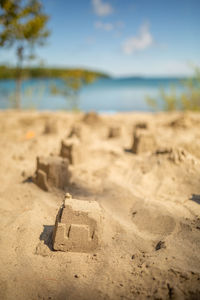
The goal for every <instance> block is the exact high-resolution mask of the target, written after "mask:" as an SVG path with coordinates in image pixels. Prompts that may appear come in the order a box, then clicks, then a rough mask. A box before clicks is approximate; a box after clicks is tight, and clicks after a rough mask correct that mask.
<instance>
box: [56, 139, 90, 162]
mask: <svg viewBox="0 0 200 300" xmlns="http://www.w3.org/2000/svg"><path fill="white" fill-rule="evenodd" d="M84 151H85V150H84V148H83V145H81V143H80V141H79V140H78V138H76V137H73V138H69V139H66V140H63V141H62V142H61V149H60V156H62V157H64V158H67V159H68V160H69V163H70V164H72V165H74V164H79V163H81V162H82V161H83V160H84V157H85V156H84V154H85V152H84Z"/></svg>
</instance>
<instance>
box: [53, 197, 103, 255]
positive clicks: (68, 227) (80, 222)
mask: <svg viewBox="0 0 200 300" xmlns="http://www.w3.org/2000/svg"><path fill="white" fill-rule="evenodd" d="M100 222H101V210H100V207H99V205H98V203H97V202H96V201H85V200H76V199H72V197H71V195H70V194H66V196H65V200H64V203H63V205H62V206H61V207H60V209H59V211H58V214H57V216H56V222H55V227H54V232H53V249H54V250H60V251H71V252H91V251H94V250H96V249H97V248H98V245H99V239H100V228H99V227H100Z"/></svg>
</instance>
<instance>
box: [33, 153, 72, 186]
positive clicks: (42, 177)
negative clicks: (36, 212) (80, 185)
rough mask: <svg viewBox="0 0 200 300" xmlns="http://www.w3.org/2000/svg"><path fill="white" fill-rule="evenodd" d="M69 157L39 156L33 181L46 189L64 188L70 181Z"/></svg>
mask: <svg viewBox="0 0 200 300" xmlns="http://www.w3.org/2000/svg"><path fill="white" fill-rule="evenodd" d="M68 166H69V161H68V159H65V158H62V157H59V156H49V157H43V156H42V157H37V169H36V173H35V177H34V178H33V181H34V182H35V184H37V185H38V186H39V187H40V188H41V189H43V190H45V191H49V190H51V188H52V187H56V188H59V189H64V188H65V187H66V186H67V184H68V183H69V178H70V172H69V170H68Z"/></svg>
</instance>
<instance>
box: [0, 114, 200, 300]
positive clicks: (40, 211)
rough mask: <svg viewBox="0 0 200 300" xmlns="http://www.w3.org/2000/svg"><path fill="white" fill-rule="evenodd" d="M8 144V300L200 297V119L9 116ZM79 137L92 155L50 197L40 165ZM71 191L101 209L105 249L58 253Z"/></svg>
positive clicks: (74, 165)
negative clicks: (56, 238)
mask: <svg viewBox="0 0 200 300" xmlns="http://www.w3.org/2000/svg"><path fill="white" fill-rule="evenodd" d="M142 130H143V131H142ZM141 131H142V132H141ZM144 131H145V132H144ZM0 137H1V138H0V212H1V219H0V226H1V231H0V232H1V236H0V239H1V243H0V257H1V260H0V269H1V273H0V299H3V300H6V299H9V300H10V299H19V300H25V299H29V300H36V299H43V300H47V299H51V300H52V299H55V300H64V299H65V300H76V299H85V300H90V299H91V300H93V299H95V300H98V299H104V300H106V299H112V300H117V299H200V114H192V113H187V114H181V113H158V114H155V115H153V114H146V113H121V114H116V115H112V116H111V115H110V116H109V115H102V116H96V115H95V114H93V115H90V116H84V114H82V113H75V114H71V113H66V112H55V113H51V112H43V113H39V112H34V111H33V112H31V111H23V112H15V111H12V110H10V111H1V112H0ZM134 137H137V141H135V142H136V144H137V147H136V146H134V147H133V145H134V140H133V139H134ZM146 137H147V140H146ZM151 137H152V138H151ZM71 138H76V139H78V140H79V143H78V144H77V145H79V147H80V149H81V151H80V149H78V150H77V151H79V152H81V153H82V154H84V155H81V156H79V155H78V157H79V158H80V159H77V160H75V161H71V163H70V164H69V172H70V174H71V175H70V178H68V179H69V180H67V181H66V182H68V183H67V184H66V186H65V187H64V188H62V189H61V188H57V187H56V186H52V187H51V188H50V190H49V191H44V190H42V189H41V188H40V187H38V186H37V185H36V184H35V183H34V182H33V176H34V174H35V170H36V158H37V157H42V156H45V157H54V156H55V157H57V156H59V155H60V152H61V141H63V140H67V141H68V139H71ZM152 139H153V141H152ZM74 149H75V150H73V151H76V148H74ZM133 150H134V151H133ZM74 155H75V157H76V153H75V154H74ZM66 159H67V158H66ZM59 176H60V175H59ZM59 178H60V177H59ZM66 192H68V193H70V194H71V195H72V196H73V198H76V199H78V200H82V201H85V200H88V201H96V202H98V204H99V206H100V207H101V211H102V221H101V230H102V238H101V241H100V243H99V247H98V249H97V250H95V251H91V252H88V253H80V252H62V251H53V249H52V232H53V228H54V224H55V218H56V215H57V212H58V209H59V207H60V206H61V204H62V201H63V197H64V195H65V193H66Z"/></svg>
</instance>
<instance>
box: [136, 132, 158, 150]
mask: <svg viewBox="0 0 200 300" xmlns="http://www.w3.org/2000/svg"><path fill="white" fill-rule="evenodd" d="M156 145H157V144H156V139H155V136H154V135H153V134H152V133H151V132H150V131H148V130H145V129H137V130H135V132H134V137H133V146H132V152H133V153H136V154H138V153H143V152H153V151H155V149H156Z"/></svg>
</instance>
